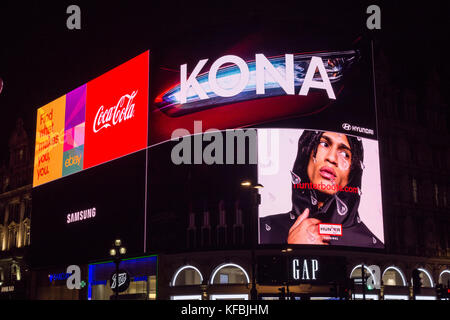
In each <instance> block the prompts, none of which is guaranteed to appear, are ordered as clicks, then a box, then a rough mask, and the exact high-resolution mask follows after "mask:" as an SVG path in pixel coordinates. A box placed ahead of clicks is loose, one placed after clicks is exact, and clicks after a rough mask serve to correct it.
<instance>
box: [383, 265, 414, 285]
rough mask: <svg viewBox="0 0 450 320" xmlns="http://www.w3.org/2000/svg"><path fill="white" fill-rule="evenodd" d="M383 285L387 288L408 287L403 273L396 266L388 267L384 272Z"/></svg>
mask: <svg viewBox="0 0 450 320" xmlns="http://www.w3.org/2000/svg"><path fill="white" fill-rule="evenodd" d="M382 279H383V284H384V285H385V286H407V285H408V284H407V283H406V279H405V277H404V275H403V272H402V271H401V270H400V269H399V268H397V267H394V266H390V267H387V268H386V270H384V272H383V277H382Z"/></svg>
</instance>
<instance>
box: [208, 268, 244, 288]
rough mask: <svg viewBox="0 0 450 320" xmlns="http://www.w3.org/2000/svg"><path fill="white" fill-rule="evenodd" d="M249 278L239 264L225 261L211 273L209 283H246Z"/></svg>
mask: <svg viewBox="0 0 450 320" xmlns="http://www.w3.org/2000/svg"><path fill="white" fill-rule="evenodd" d="M249 282H250V278H249V276H248V274H247V272H246V271H245V269H244V268H242V267H241V266H239V265H237V264H234V263H226V264H222V265H220V266H218V267H217V268H216V269H214V272H213V273H212V276H211V280H210V284H246V283H249Z"/></svg>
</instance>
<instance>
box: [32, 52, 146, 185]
mask: <svg viewBox="0 0 450 320" xmlns="http://www.w3.org/2000/svg"><path fill="white" fill-rule="evenodd" d="M148 68H149V52H148V51H147V52H145V53H143V54H141V55H139V56H137V57H135V58H133V59H131V60H130V61H128V62H126V63H124V64H122V65H120V66H118V67H116V68H114V69H113V70H111V71H109V72H107V73H105V74H103V75H102V76H100V77H98V78H96V79H94V80H92V81H90V82H88V83H87V84H84V85H82V86H80V87H79V88H77V89H75V90H73V91H71V92H69V93H67V94H66V95H64V96H62V97H60V98H58V99H56V100H54V101H52V102H50V103H49V104H47V105H45V106H43V107H41V108H39V109H38V110H37V121H36V145H35V158H34V174H33V187H36V186H38V185H41V184H44V183H47V182H50V181H53V180H55V179H58V178H61V177H63V176H67V175H70V174H73V173H76V172H79V171H81V170H83V169H87V168H90V167H93V166H96V165H99V164H101V163H104V162H107V161H110V160H113V159H116V158H118V157H121V156H124V155H127V154H130V153H133V152H136V151H138V150H141V149H144V148H145V147H146V146H147V122H148Z"/></svg>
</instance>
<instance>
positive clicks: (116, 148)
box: [31, 51, 149, 266]
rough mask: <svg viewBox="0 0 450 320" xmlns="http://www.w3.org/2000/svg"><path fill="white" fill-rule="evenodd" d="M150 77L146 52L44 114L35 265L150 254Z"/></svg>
mask: <svg viewBox="0 0 450 320" xmlns="http://www.w3.org/2000/svg"><path fill="white" fill-rule="evenodd" d="M148 77H149V51H146V52H144V53H142V54H140V55H139V56H137V57H135V58H133V59H131V60H129V61H127V62H125V63H123V64H122V65H120V66H118V67H115V68H114V69H112V70H110V71H108V72H107V73H105V74H103V75H101V76H99V77H98V78H96V79H94V80H92V81H89V82H87V83H86V84H84V85H82V86H80V87H78V88H76V89H75V90H72V91H70V92H69V93H67V94H65V95H64V96H62V97H60V98H58V99H56V100H54V101H52V102H50V103H49V104H47V105H45V106H43V107H41V108H39V109H38V110H37V124H36V145H35V161H34V175H33V191H32V192H33V221H32V228H31V230H32V247H33V254H32V258H33V260H32V261H33V265H35V266H41V265H43V264H44V263H45V264H58V263H63V262H66V263H71V262H77V261H78V262H81V261H84V262H88V261H92V260H95V259H100V258H102V257H107V256H108V252H107V248H109V246H110V245H111V243H112V241H114V238H116V237H120V238H121V239H122V240H123V241H124V243H126V246H127V249H128V252H129V253H130V254H142V253H143V252H144V233H145V230H144V229H145V227H144V225H145V224H144V221H145V215H146V212H145V197H146V194H145V186H146V177H145V172H146V151H145V148H146V147H147V133H148V129H147V125H148ZM105 250H106V251H105Z"/></svg>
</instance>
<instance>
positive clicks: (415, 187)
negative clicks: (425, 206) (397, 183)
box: [411, 178, 417, 203]
mask: <svg viewBox="0 0 450 320" xmlns="http://www.w3.org/2000/svg"><path fill="white" fill-rule="evenodd" d="M411 187H412V196H413V201H414V203H417V180H416V179H415V178H413V179H412V182H411Z"/></svg>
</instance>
